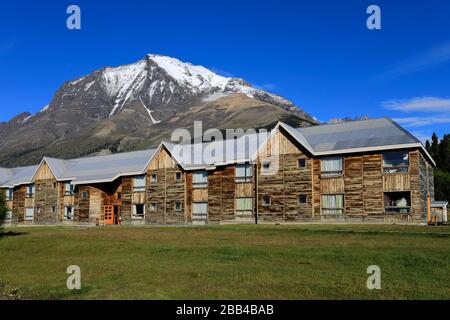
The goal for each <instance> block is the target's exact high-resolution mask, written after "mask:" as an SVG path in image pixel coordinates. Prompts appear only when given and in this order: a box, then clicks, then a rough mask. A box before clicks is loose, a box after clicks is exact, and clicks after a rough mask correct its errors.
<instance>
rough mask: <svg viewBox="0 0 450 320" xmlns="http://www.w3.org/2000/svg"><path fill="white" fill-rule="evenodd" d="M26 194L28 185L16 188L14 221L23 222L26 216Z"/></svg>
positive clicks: (13, 210) (13, 209) (13, 211)
mask: <svg viewBox="0 0 450 320" xmlns="http://www.w3.org/2000/svg"><path fill="white" fill-rule="evenodd" d="M25 194H26V186H19V187H16V188H14V197H13V208H12V222H13V223H22V222H24V217H25Z"/></svg>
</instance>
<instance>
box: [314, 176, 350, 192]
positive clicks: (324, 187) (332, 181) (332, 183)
mask: <svg viewBox="0 0 450 320" xmlns="http://www.w3.org/2000/svg"><path fill="white" fill-rule="evenodd" d="M320 192H321V193H322V194H338V193H344V192H345V190H344V178H343V177H339V178H322V179H321V180H320Z"/></svg>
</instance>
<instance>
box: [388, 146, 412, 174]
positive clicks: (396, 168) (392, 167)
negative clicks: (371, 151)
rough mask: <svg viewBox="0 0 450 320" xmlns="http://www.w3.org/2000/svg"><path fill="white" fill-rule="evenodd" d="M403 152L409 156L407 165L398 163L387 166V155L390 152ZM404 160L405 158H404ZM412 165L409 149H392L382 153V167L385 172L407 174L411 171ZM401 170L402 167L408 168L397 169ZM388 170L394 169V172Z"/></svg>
mask: <svg viewBox="0 0 450 320" xmlns="http://www.w3.org/2000/svg"><path fill="white" fill-rule="evenodd" d="M395 153H397V154H401V153H402V154H403V155H406V157H407V160H406V162H407V164H406V165H397V166H386V163H385V156H386V155H388V154H395ZM402 160H403V159H402ZM410 166H411V160H410V156H409V151H408V150H390V151H385V152H383V153H382V155H381V167H382V171H383V174H407V173H409V168H410ZM399 169H400V170H401V169H406V170H405V171H395V170H399ZM388 170H394V171H393V172H388Z"/></svg>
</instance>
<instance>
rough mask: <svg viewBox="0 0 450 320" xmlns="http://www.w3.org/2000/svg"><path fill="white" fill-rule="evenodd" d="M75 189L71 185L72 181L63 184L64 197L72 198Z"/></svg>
mask: <svg viewBox="0 0 450 320" xmlns="http://www.w3.org/2000/svg"><path fill="white" fill-rule="evenodd" d="M67 186H69V190H67ZM74 190H75V187H74V185H73V184H72V181H68V182H64V195H65V196H72V195H73V194H74Z"/></svg>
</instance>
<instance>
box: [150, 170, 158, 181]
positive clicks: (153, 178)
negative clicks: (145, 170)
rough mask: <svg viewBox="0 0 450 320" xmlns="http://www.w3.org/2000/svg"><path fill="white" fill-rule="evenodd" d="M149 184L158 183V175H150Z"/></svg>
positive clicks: (154, 173)
mask: <svg viewBox="0 0 450 320" xmlns="http://www.w3.org/2000/svg"><path fill="white" fill-rule="evenodd" d="M150 183H158V173H156V172H152V173H151V174H150Z"/></svg>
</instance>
